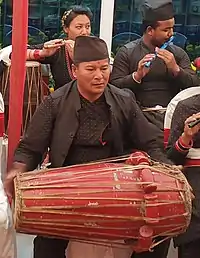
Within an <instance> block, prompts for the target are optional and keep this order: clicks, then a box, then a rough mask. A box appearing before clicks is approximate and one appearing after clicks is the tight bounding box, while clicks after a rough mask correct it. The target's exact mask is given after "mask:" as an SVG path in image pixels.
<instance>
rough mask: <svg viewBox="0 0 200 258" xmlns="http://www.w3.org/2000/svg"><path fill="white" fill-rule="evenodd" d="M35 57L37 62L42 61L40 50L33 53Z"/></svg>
mask: <svg viewBox="0 0 200 258" xmlns="http://www.w3.org/2000/svg"><path fill="white" fill-rule="evenodd" d="M33 57H34V59H35V60H39V59H42V57H41V56H40V50H39V49H35V50H34V51H33Z"/></svg>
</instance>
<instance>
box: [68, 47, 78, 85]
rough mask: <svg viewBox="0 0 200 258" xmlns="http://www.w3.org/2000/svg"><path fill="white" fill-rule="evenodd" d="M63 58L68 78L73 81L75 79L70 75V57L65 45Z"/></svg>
mask: <svg viewBox="0 0 200 258" xmlns="http://www.w3.org/2000/svg"><path fill="white" fill-rule="evenodd" d="M65 57H66V63H67V70H68V73H69V76H70V78H71V79H72V80H75V79H76V78H75V77H74V75H73V73H72V69H71V66H70V56H69V53H68V50H67V47H66V45H65Z"/></svg>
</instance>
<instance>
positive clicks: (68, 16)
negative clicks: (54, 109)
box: [27, 5, 92, 89]
mask: <svg viewBox="0 0 200 258" xmlns="http://www.w3.org/2000/svg"><path fill="white" fill-rule="evenodd" d="M91 21H92V12H91V11H90V9H89V8H88V7H84V6H81V5H74V6H72V7H71V8H70V9H69V10H68V11H65V12H64V15H63V17H62V27H63V31H64V32H65V33H66V35H67V38H66V39H65V40H63V39H55V40H51V41H48V42H45V43H44V44H40V45H36V46H30V47H29V49H27V60H36V61H38V62H40V63H42V64H49V65H50V69H51V73H52V76H53V79H54V81H55V87H54V88H55V89H58V88H59V87H61V86H63V85H65V84H66V83H68V82H70V81H71V80H73V79H75V78H74V76H73V73H72V58H73V46H74V40H75V39H76V37H77V36H79V35H85V36H89V35H90V33H91Z"/></svg>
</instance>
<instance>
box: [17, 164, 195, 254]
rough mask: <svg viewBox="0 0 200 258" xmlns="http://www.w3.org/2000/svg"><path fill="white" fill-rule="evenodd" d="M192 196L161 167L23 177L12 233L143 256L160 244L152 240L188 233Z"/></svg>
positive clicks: (173, 172)
mask: <svg viewBox="0 0 200 258" xmlns="http://www.w3.org/2000/svg"><path fill="white" fill-rule="evenodd" d="M191 196H192V195H191V188H190V186H189V184H188V182H187V180H186V178H185V176H184V175H183V174H182V172H181V171H179V170H177V169H175V168H173V167H171V166H166V165H161V164H159V163H152V164H151V165H146V164H140V165H137V166H132V165H126V164H124V163H111V162H108V163H107V162H103V163H102V162H99V163H92V164H86V165H78V166H71V167H66V168H59V169H49V170H48V169H47V170H39V171H34V172H27V173H22V174H19V175H18V176H17V177H16V179H15V213H14V218H15V227H16V230H17V231H18V232H22V233H27V234H33V235H42V236H50V237H56V238H64V239H74V240H79V241H82V242H87V243H88V242H92V243H99V244H103V245H106V243H108V242H109V243H113V245H131V246H132V248H133V250H134V251H135V252H141V251H147V250H150V249H151V248H153V247H154V246H155V245H157V244H159V243H155V242H154V238H155V237H158V236H164V237H166V238H171V237H173V236H176V235H178V234H180V233H182V232H184V231H185V230H186V229H187V227H188V225H189V222H190V216H191ZM105 240H106V241H105Z"/></svg>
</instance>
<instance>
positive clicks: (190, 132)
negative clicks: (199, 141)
mask: <svg viewBox="0 0 200 258" xmlns="http://www.w3.org/2000/svg"><path fill="white" fill-rule="evenodd" d="M199 131H200V113H197V114H193V115H192V116H190V117H189V118H187V119H186V121H185V126H184V132H183V134H182V139H183V141H184V143H185V144H186V145H188V144H189V143H190V142H191V141H192V140H193V137H194V136H195V135H196V134H197V133H198V132H199Z"/></svg>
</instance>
